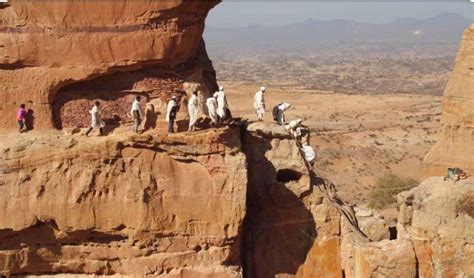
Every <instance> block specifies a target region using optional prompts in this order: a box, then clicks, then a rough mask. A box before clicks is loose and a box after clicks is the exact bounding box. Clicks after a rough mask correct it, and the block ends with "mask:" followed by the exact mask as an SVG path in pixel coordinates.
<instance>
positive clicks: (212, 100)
mask: <svg viewBox="0 0 474 278" xmlns="http://www.w3.org/2000/svg"><path fill="white" fill-rule="evenodd" d="M265 91H266V88H265V87H261V88H260V90H259V91H258V92H257V93H256V94H255V97H254V107H255V109H256V112H257V117H258V120H259V121H263V118H264V115H265V97H264V96H265ZM140 101H141V96H136V97H135V99H134V101H133V102H132V106H131V110H130V114H131V117H132V119H133V131H134V132H137V133H138V132H139V127H140V125H141V123H142V121H143V120H144V118H145V113H144V111H143V108H142V106H141V103H140ZM205 105H206V107H207V111H208V117H209V119H210V125H211V126H217V125H219V124H225V123H227V122H229V121H230V120H232V114H231V111H230V109H229V105H228V102H227V97H226V93H225V91H224V87H222V86H220V87H219V90H218V91H217V92H215V93H214V94H213V95H212V96H210V97H209V98H207V100H206V101H205ZM100 106H101V103H100V102H99V101H95V103H94V106H93V107H92V109H91V110H90V111H89V113H90V114H91V124H90V126H89V128H88V129H87V130H86V132H85V135H86V136H88V135H89V134H90V133H91V131H92V130H94V129H98V130H99V135H101V136H102V135H104V127H105V122H104V121H103V120H102V119H101V117H100ZM290 107H291V105H290V104H289V103H286V102H282V103H279V104H277V105H276V106H275V107H274V108H273V110H272V114H273V119H274V120H275V121H276V122H277V123H278V124H280V125H283V124H285V111H286V110H288V109H289V108H290ZM179 108H180V105H179V103H178V96H176V95H173V96H171V98H170V99H169V100H168V103H167V109H166V117H165V119H166V121H167V122H168V133H174V125H175V120H176V115H177V113H178V111H179ZM200 112H201V109H200V105H199V95H198V91H194V92H193V93H192V95H191V97H190V98H189V100H188V113H189V128H188V131H194V130H195V129H196V123H197V122H198V120H199V117H200ZM27 115H28V112H27V111H26V109H25V104H21V105H20V107H19V109H18V111H17V114H16V119H17V124H18V128H19V131H20V133H21V132H24V131H25V130H26V118H27Z"/></svg>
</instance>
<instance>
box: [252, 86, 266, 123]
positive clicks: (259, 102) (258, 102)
mask: <svg viewBox="0 0 474 278" xmlns="http://www.w3.org/2000/svg"><path fill="white" fill-rule="evenodd" d="M265 91H266V88H265V87H260V91H258V92H257V93H256V94H255V96H254V98H253V106H254V108H255V110H256V111H257V117H258V120H259V121H263V116H264V115H265V100H264V97H263V96H264V93H265Z"/></svg>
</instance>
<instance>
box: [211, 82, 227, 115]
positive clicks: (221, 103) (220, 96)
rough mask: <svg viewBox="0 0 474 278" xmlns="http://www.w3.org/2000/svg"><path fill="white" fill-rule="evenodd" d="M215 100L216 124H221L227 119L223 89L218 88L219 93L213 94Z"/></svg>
mask: <svg viewBox="0 0 474 278" xmlns="http://www.w3.org/2000/svg"><path fill="white" fill-rule="evenodd" d="M214 97H215V98H216V99H217V115H218V116H219V119H218V122H219V123H222V122H224V121H225V120H226V119H227V111H228V104H227V97H226V95H225V92H224V87H222V86H220V87H219V91H218V92H216V93H215V94H214Z"/></svg>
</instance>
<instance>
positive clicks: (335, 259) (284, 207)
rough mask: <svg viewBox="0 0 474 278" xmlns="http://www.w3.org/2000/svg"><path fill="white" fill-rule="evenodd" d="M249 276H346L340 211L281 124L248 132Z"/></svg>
mask: <svg viewBox="0 0 474 278" xmlns="http://www.w3.org/2000/svg"><path fill="white" fill-rule="evenodd" d="M247 130H248V132H247V133H245V136H244V139H243V142H244V143H243V150H244V152H245V155H246V157H247V164H248V171H249V172H248V175H249V181H248V189H247V216H246V219H245V225H244V226H245V228H244V239H245V241H244V243H243V244H244V246H243V247H244V248H243V250H244V251H243V252H244V254H243V256H244V260H243V263H244V269H245V271H244V273H245V274H246V276H247V277H342V270H341V265H340V260H339V248H340V247H339V246H340V239H339V235H340V221H341V217H340V214H339V212H338V211H337V210H336V209H335V208H334V207H333V206H332V205H331V204H330V203H329V202H328V200H327V199H326V198H324V195H323V193H322V192H320V191H319V190H318V189H317V188H314V187H313V186H312V185H311V184H310V179H309V176H308V173H307V170H306V168H305V166H304V162H303V160H302V158H301V157H300V154H299V152H298V148H297V147H296V145H295V142H294V141H293V139H292V138H291V137H289V136H288V132H287V131H286V130H285V129H283V127H281V126H278V125H268V124H264V123H254V124H252V125H250V126H249V127H248V128H247Z"/></svg>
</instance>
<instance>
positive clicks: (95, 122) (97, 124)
mask: <svg viewBox="0 0 474 278" xmlns="http://www.w3.org/2000/svg"><path fill="white" fill-rule="evenodd" d="M99 106H100V102H98V101H96V102H95V105H94V107H92V109H91V110H90V111H89V113H91V126H90V127H89V129H88V130H87V131H86V136H89V133H90V132H91V131H92V129H94V128H99V136H102V135H104V129H103V127H104V123H103V122H102V120H101V119H100V116H99Z"/></svg>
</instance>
